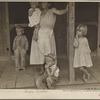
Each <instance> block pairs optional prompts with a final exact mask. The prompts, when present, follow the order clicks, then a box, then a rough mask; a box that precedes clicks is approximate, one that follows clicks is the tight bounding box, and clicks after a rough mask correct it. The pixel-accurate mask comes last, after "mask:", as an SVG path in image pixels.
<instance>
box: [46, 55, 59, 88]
mask: <svg viewBox="0 0 100 100" xmlns="http://www.w3.org/2000/svg"><path fill="white" fill-rule="evenodd" d="M45 59H46V65H45V70H46V72H47V78H46V82H47V87H48V88H49V89H53V88H54V85H55V84H56V82H57V80H58V77H59V68H58V67H57V66H56V57H55V56H54V55H53V54H48V55H46V57H45Z"/></svg>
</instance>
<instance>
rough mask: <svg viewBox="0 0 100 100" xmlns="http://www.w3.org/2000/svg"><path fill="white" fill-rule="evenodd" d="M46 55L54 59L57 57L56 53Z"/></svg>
mask: <svg viewBox="0 0 100 100" xmlns="http://www.w3.org/2000/svg"><path fill="white" fill-rule="evenodd" d="M45 57H49V58H51V59H52V60H54V61H55V60H56V57H55V56H54V54H48V55H45Z"/></svg>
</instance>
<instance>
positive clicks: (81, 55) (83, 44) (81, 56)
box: [74, 24, 92, 82]
mask: <svg viewBox="0 0 100 100" xmlns="http://www.w3.org/2000/svg"><path fill="white" fill-rule="evenodd" d="M86 34H87V26H86V25H83V24H80V25H78V26H77V28H76V37H75V39H74V47H75V55H74V68H80V70H81V71H82V72H83V80H84V81H85V82H87V81H88V79H89V78H90V73H89V72H88V71H87V70H86V67H91V66H92V60H91V56H90V53H91V50H90V48H89V44H88V40H87V38H86V37H85V36H86Z"/></svg>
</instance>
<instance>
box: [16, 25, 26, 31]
mask: <svg viewBox="0 0 100 100" xmlns="http://www.w3.org/2000/svg"><path fill="white" fill-rule="evenodd" d="M17 30H21V32H24V27H23V26H21V25H17V26H16V31H17Z"/></svg>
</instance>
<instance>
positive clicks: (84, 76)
mask: <svg viewBox="0 0 100 100" xmlns="http://www.w3.org/2000/svg"><path fill="white" fill-rule="evenodd" d="M83 81H84V82H87V81H88V79H87V78H86V75H85V74H83Z"/></svg>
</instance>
